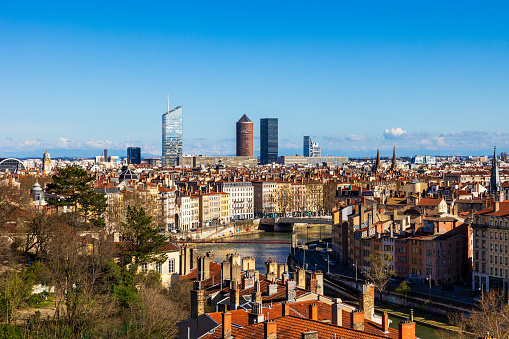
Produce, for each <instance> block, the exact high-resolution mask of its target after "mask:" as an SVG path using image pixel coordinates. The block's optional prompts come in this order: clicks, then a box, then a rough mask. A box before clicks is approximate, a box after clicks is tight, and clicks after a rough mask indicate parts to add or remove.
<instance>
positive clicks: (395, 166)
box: [391, 145, 398, 171]
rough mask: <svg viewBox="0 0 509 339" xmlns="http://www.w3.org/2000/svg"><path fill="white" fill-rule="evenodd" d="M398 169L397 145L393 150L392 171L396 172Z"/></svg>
mask: <svg viewBox="0 0 509 339" xmlns="http://www.w3.org/2000/svg"><path fill="white" fill-rule="evenodd" d="M397 169H398V163H397V162H396V145H394V148H393V150H392V166H391V170H393V171H396V170H397Z"/></svg>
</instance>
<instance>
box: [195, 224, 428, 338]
mask: <svg viewBox="0 0 509 339" xmlns="http://www.w3.org/2000/svg"><path fill="white" fill-rule="evenodd" d="M331 232H332V228H331V226H330V225H327V226H317V225H314V226H312V227H309V228H307V227H302V228H297V229H296V233H297V238H298V241H299V242H301V241H302V242H307V241H314V240H319V239H324V238H330V237H331ZM228 239H239V240H241V239H256V240H266V241H277V240H288V241H290V240H291V234H290V233H279V232H260V233H252V234H247V235H237V236H233V237H230V238H228ZM290 246H291V245H290V244H221V243H214V244H196V248H197V250H198V254H200V255H201V254H205V252H207V251H213V252H214V255H215V261H216V262H221V261H223V260H225V259H226V255H227V254H228V253H238V254H240V256H241V258H242V257H247V256H251V257H253V258H255V259H256V263H255V265H256V269H257V270H259V271H260V273H264V270H265V268H264V263H265V262H266V261H267V260H269V259H271V258H272V260H274V261H277V262H280V263H283V262H286V259H287V257H288V254H290ZM391 320H393V322H392V324H391V327H394V328H396V329H397V328H398V323H399V321H400V319H396V318H392V317H391ZM416 335H417V336H419V337H420V338H426V339H435V338H437V335H436V333H435V329H432V328H430V327H427V326H423V325H419V324H417V326H416Z"/></svg>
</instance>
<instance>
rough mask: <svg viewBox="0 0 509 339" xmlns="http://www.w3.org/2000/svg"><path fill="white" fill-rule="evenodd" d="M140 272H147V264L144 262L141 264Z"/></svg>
mask: <svg viewBox="0 0 509 339" xmlns="http://www.w3.org/2000/svg"><path fill="white" fill-rule="evenodd" d="M141 270H142V271H143V272H147V271H148V264H147V263H146V262H144V263H143V264H141Z"/></svg>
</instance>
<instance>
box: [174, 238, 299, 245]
mask: <svg viewBox="0 0 509 339" xmlns="http://www.w3.org/2000/svg"><path fill="white" fill-rule="evenodd" d="M178 242H179V243H189V244H280V245H290V244H291V241H290V240H260V239H218V240H179V241H178Z"/></svg>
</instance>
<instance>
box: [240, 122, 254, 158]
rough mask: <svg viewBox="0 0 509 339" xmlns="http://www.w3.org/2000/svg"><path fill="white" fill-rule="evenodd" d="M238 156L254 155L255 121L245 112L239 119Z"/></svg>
mask: <svg viewBox="0 0 509 339" xmlns="http://www.w3.org/2000/svg"><path fill="white" fill-rule="evenodd" d="M237 156H238V157H252V156H253V122H252V121H251V120H249V118H248V117H247V115H245V114H244V115H243V116H242V118H240V120H239V121H237Z"/></svg>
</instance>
